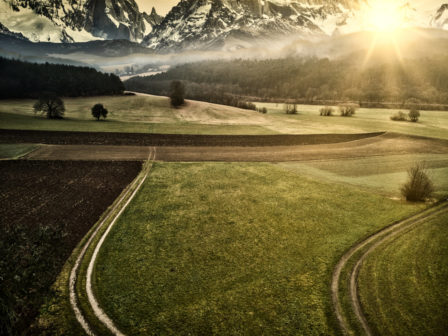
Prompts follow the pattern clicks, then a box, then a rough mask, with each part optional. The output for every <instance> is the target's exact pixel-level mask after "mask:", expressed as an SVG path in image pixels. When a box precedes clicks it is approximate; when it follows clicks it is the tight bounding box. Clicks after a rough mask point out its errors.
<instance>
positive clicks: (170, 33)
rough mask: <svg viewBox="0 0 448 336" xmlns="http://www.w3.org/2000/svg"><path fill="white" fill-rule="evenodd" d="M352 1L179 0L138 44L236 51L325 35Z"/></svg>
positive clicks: (340, 20)
mask: <svg viewBox="0 0 448 336" xmlns="http://www.w3.org/2000/svg"><path fill="white" fill-rule="evenodd" d="M357 4H358V1H356V0H354V1H345V0H341V1H337V0H334V1H320V0H301V1H295V2H291V3H289V4H284V2H283V1H279V0H270V1H265V0H198V1H194V2H192V1H189V0H182V1H181V2H180V3H179V4H178V5H177V6H175V7H174V8H173V9H172V10H171V12H170V13H169V14H168V15H167V16H166V17H165V19H164V20H163V21H162V22H161V23H160V25H158V26H156V27H155V28H154V30H153V31H152V33H151V34H149V35H148V36H147V37H146V38H145V39H144V40H143V45H145V46H148V47H149V48H151V49H156V50H161V49H165V50H166V49H174V50H176V49H185V48H188V49H199V48H204V47H206V48H214V47H223V46H226V47H228V48H229V47H232V48H234V47H242V46H244V45H245V43H247V42H248V41H251V40H254V39H259V40H260V39H261V40H263V39H264V38H273V37H275V36H277V35H288V34H295V33H299V34H304V35H307V34H310V33H323V32H326V33H331V32H332V31H334V29H335V28H337V27H338V26H340V25H344V23H345V21H346V20H347V18H348V17H349V16H350V15H351V9H353V8H355V7H356V6H357Z"/></svg>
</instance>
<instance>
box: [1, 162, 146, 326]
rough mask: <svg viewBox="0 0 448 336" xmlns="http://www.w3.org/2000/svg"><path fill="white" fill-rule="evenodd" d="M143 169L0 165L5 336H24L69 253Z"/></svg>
mask: <svg viewBox="0 0 448 336" xmlns="http://www.w3.org/2000/svg"><path fill="white" fill-rule="evenodd" d="M141 166H142V163H141V162H117V161H116V162H106V161H103V162H94V161H26V160H18V161H0V204H1V206H0V255H1V256H2V258H1V260H0V274H1V277H2V279H1V281H0V287H1V288H0V289H1V290H0V302H1V305H0V315H1V316H3V317H2V321H1V322H2V323H1V324H2V325H1V326H0V334H10V333H12V334H21V333H22V332H25V330H26V329H27V328H28V326H29V324H30V323H31V322H32V320H33V318H34V317H35V315H36V313H37V311H38V309H39V307H40V305H41V304H42V303H43V300H44V298H45V296H46V295H47V294H48V293H49V291H50V287H51V285H52V284H53V283H54V281H55V279H56V277H57V275H58V274H59V272H60V270H61V268H62V266H63V264H64V262H65V261H66V259H67V258H68V256H69V255H70V253H71V251H72V250H73V249H74V247H75V246H76V245H77V244H78V242H79V241H80V240H81V239H82V237H83V236H84V235H85V234H86V233H87V232H88V230H89V229H90V228H91V227H92V225H93V224H94V223H95V222H96V221H97V220H98V219H99V218H100V216H101V215H102V213H103V212H104V211H105V210H106V209H107V208H108V207H109V206H110V205H111V204H112V203H113V202H114V200H115V199H116V198H117V197H118V195H119V194H120V193H121V191H122V190H123V189H124V188H125V187H126V186H127V185H128V184H129V183H130V182H131V181H132V180H133V179H134V178H135V177H136V176H137V174H138V173H139V171H140V170H141ZM25 333H29V332H25Z"/></svg>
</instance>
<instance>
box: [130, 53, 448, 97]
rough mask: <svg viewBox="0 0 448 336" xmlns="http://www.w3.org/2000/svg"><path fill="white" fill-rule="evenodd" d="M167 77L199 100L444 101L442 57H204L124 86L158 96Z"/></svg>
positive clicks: (447, 80)
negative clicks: (179, 82) (368, 59)
mask: <svg viewBox="0 0 448 336" xmlns="http://www.w3.org/2000/svg"><path fill="white" fill-rule="evenodd" d="M172 80H182V81H184V82H186V83H187V91H188V96H190V97H192V98H193V97H194V98H195V99H201V100H208V99H207V97H208V96H209V95H215V94H217V93H219V94H221V95H222V94H231V95H234V96H239V97H251V98H252V99H260V100H274V101H275V100H276V101H278V100H282V99H293V100H296V101H298V102H306V103H318V102H337V101H355V102H364V103H386V102H387V103H389V102H392V103H397V104H404V103H405V102H406V101H408V100H410V99H413V100H414V101H415V99H417V100H419V101H421V103H422V104H423V103H424V104H447V103H448V58H447V57H446V56H439V57H436V56H434V57H432V58H421V59H408V60H402V61H398V60H396V61H380V60H376V61H375V62H372V63H369V64H364V62H363V58H362V57H359V55H352V56H349V57H345V58H344V59H339V60H330V59H328V58H315V57H311V58H284V59H273V60H234V61H207V62H199V63H191V64H185V65H181V66H177V67H174V68H172V69H171V70H169V71H168V72H165V73H162V74H158V75H155V76H151V77H135V78H132V79H130V80H128V81H126V82H125V85H126V88H127V89H128V90H132V91H141V92H147V93H152V94H159V95H164V94H166V93H167V88H168V85H169V83H170V81H172ZM200 96H202V97H200ZM378 105H379V104H377V105H376V106H378Z"/></svg>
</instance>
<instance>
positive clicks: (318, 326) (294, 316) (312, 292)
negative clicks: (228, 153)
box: [94, 163, 423, 335]
mask: <svg viewBox="0 0 448 336" xmlns="http://www.w3.org/2000/svg"><path fill="white" fill-rule="evenodd" d="M422 207H423V206H422V205H416V204H408V203H404V202H397V201H392V200H390V199H387V198H385V197H383V196H380V195H375V194H372V193H369V192H364V191H362V190H360V189H359V188H357V187H351V186H343V185H338V184H329V183H326V182H321V181H319V180H318V179H313V178H304V177H302V176H300V175H299V174H296V173H295V172H292V171H290V170H289V169H285V168H284V167H281V166H278V165H273V164H263V163H260V164H255V163H253V164H236V163H232V164H230V163H197V164H193V163H163V164H162V163H157V164H156V165H155V168H154V170H153V172H152V174H151V176H150V179H149V180H148V181H147V182H146V183H145V184H144V186H143V189H142V190H141V191H140V193H139V194H138V195H137V198H136V199H135V200H134V202H133V203H132V204H131V207H130V208H129V209H128V210H126V211H125V213H124V215H123V217H121V219H120V221H119V222H118V223H117V225H116V226H115V227H114V228H113V229H112V232H111V235H110V236H109V238H108V240H107V241H106V242H105V245H104V248H103V249H102V250H101V252H100V256H99V260H98V264H97V268H96V270H95V277H96V281H95V284H94V285H95V290H96V293H97V295H98V298H99V300H100V303H101V305H102V306H103V307H104V308H105V310H106V311H107V312H108V314H110V316H111V317H112V319H113V320H114V321H115V322H116V323H117V325H118V326H119V327H120V328H121V329H122V330H123V331H124V332H125V333H127V334H132V335H139V334H140V335H148V334H172V335H184V334H185V335H186V334H195V335H205V334H207V335H209V334H219V335H235V334H239V335H249V334H253V335H256V334H266V335H267V334H283V335H297V334H306V335H322V334H325V335H334V334H338V333H337V331H336V330H337V326H336V322H335V321H334V317H333V314H332V305H331V295H330V289H329V285H328V284H329V282H330V278H331V273H332V270H333V266H334V263H335V262H336V261H337V259H338V258H339V256H340V255H341V254H342V253H343V252H344V251H345V250H346V249H347V248H348V247H350V246H351V245H352V244H353V243H354V242H356V241H357V240H359V239H361V238H362V237H364V236H366V235H367V234H369V233H372V232H374V231H376V230H378V229H379V228H381V227H383V226H385V225H387V224H390V223H392V222H393V221H395V220H397V219H399V218H403V217H405V216H408V215H409V214H411V213H413V212H416V211H418V210H419V209H422ZM347 214H350V216H348V215H347Z"/></svg>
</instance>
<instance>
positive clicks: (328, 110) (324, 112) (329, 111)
mask: <svg viewBox="0 0 448 336" xmlns="http://www.w3.org/2000/svg"><path fill="white" fill-rule="evenodd" d="M333 113H334V108H332V107H330V106H325V107H322V108H321V109H320V115H321V116H323V117H331V116H332V115H333Z"/></svg>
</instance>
